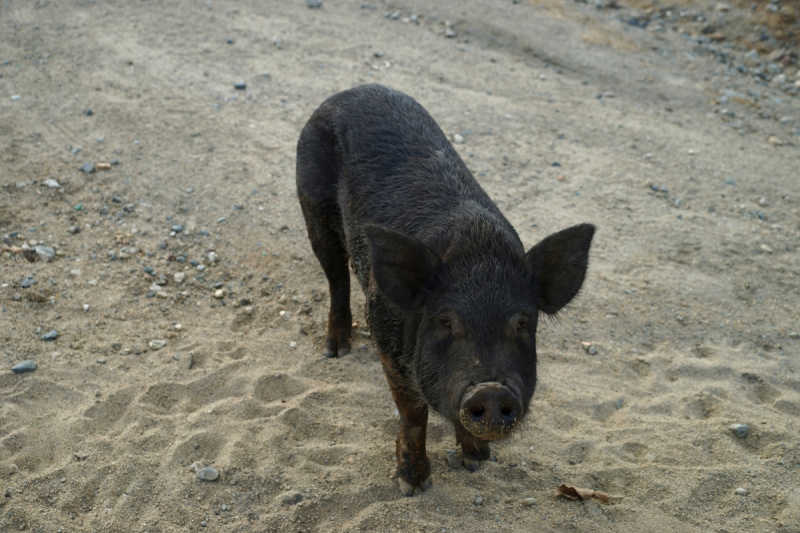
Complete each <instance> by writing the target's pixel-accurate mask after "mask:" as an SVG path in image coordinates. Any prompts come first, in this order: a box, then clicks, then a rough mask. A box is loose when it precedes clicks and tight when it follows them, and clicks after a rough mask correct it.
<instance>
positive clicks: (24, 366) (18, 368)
mask: <svg viewBox="0 0 800 533" xmlns="http://www.w3.org/2000/svg"><path fill="white" fill-rule="evenodd" d="M34 370H36V362H35V361H33V360H32V359H28V360H27V361H23V362H21V363H18V364H16V365H14V366H12V367H11V371H12V372H13V373H15V374H24V373H25V372H33V371H34Z"/></svg>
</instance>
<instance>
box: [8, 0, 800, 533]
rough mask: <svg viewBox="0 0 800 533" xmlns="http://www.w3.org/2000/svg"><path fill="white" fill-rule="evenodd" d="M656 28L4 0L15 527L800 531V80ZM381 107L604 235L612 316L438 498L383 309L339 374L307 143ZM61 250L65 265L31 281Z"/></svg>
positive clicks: (482, 10)
mask: <svg viewBox="0 0 800 533" xmlns="http://www.w3.org/2000/svg"><path fill="white" fill-rule="evenodd" d="M682 5H684V6H685V5H689V4H686V3H682ZM695 7H696V8H697V9H699V10H702V11H703V12H706V13H711V12H713V11H714V4H711V3H709V4H699V3H698V4H695ZM738 9H739V8H738V7H737V8H734V12H735V13H740V14H741V13H745V14H744V15H742V16H743V17H746V11H736V10H738ZM743 9H745V10H746V9H747V7H746V6H745V7H744V8H743ZM387 13H388V14H389V16H388V17H387ZM412 15H416V17H413V16H412ZM634 15H636V13H635V12H632V11H631V10H630V9H629V8H622V9H617V10H610V9H597V8H596V7H594V6H593V5H587V4H576V3H572V2H564V3H562V2H557V1H555V0H553V1H544V2H537V3H531V2H524V1H520V2H519V3H517V4H514V3H512V2H511V1H499V0H482V1H481V0H474V1H470V2H462V1H457V0H442V1H440V2H436V3H433V2H429V3H425V2H415V1H413V0H408V1H399V2H391V3H388V2H382V1H380V0H357V1H351V0H347V1H345V0H341V1H334V0H330V1H328V0H326V1H325V3H324V5H323V7H322V8H320V9H309V8H308V7H306V5H305V3H304V2H302V1H299V0H292V1H286V2H264V1H259V2H257V1H254V0H238V1H234V0H213V1H212V0H209V1H208V2H206V1H202V2H197V1H190V0H180V1H179V0H167V1H159V2H156V1H154V0H147V1H135V2H134V1H130V2H125V1H121V0H110V1H94V2H90V1H88V0H83V1H73V2H66V1H44V0H38V1H36V2H34V1H21V0H10V1H5V0H4V1H3V3H2V4H0V73H2V76H0V234H2V237H3V239H4V244H3V247H4V248H3V251H2V254H1V255H0V286H1V288H0V305H1V306H2V312H1V313H0V343H2V352H1V353H2V364H0V367H1V368H2V370H0V530H1V531H4V532H5V531H17V530H26V531H43V532H56V531H60V532H95V531H96V532H110V531H119V532H126V531H135V532H150V533H155V532H170V531H175V532H183V531H225V532H228V531H230V532H232V531H308V532H310V531H320V532H323V531H420V532H434V531H435V532H457V531H543V532H546V531H620V532H643V531H647V532H665V531H715V532H737V531H758V532H760V531H800V418H799V417H800V339H798V338H797V333H793V332H797V331H799V330H800V323H799V322H800V307H799V306H798V302H800V289H799V288H798V286H799V282H800V277H798V268H799V267H800V260H799V259H798V257H799V256H798V248H800V216H799V213H798V202H800V189H799V188H798V183H799V179H798V176H800V150H799V149H798V142H800V138H799V137H798V135H800V131H798V129H797V125H796V123H795V122H793V119H796V120H800V112H799V111H800V105H798V103H799V100H798V99H797V97H794V96H791V95H790V94H789V93H787V92H786V91H788V90H790V89H791V87H790V84H791V83H792V80H793V79H794V78H793V76H794V70H792V69H793V68H794V67H791V66H790V67H789V68H787V70H786V71H785V78H786V79H785V80H778V81H776V82H774V83H767V82H757V81H756V80H754V79H753V77H752V76H750V75H742V74H741V73H739V72H736V71H734V70H732V69H730V68H728V66H726V65H724V64H722V63H720V57H719V54H716V53H709V51H708V47H706V48H703V47H702V46H699V45H698V42H697V41H696V40H693V39H691V38H687V37H688V35H687V34H683V35H682V34H681V31H683V30H682V29H680V28H678V27H677V26H671V25H670V24H668V23H667V24H664V25H661V29H658V27H656V24H655V23H653V24H651V25H650V26H648V27H647V28H646V29H644V28H641V27H637V25H636V24H631V23H629V22H626V21H625V20H623V19H626V20H627V19H628V17H632V16H634ZM448 33H449V34H450V35H453V34H454V35H453V36H452V37H448V36H447V34H448ZM758 42H759V43H760V42H761V41H758ZM737 46H738V45H737ZM776 46H777V45H776ZM727 51H728V52H730V53H734V52H735V53H736V54H739V56H742V55H743V54H744V53H745V52H747V50H746V49H739V48H736V47H734V48H733V49H728V50H727ZM761 53H763V54H766V53H769V50H762V51H761ZM787 57H788V56H787ZM789 63H790V61H788V60H787V64H789ZM236 82H244V83H245V84H246V89H245V90H237V89H235V88H234V83H236ZM369 82H379V83H384V84H386V85H390V86H392V87H395V88H397V89H399V90H402V91H404V92H407V93H408V94H410V95H412V96H413V97H415V98H416V99H417V100H419V101H420V102H421V103H422V104H423V105H424V106H425V107H426V108H427V109H428V110H429V111H430V113H431V114H432V115H433V116H434V118H436V119H437V121H438V122H439V123H440V125H441V126H442V128H443V129H444V131H445V132H446V133H447V134H448V135H452V136H454V135H455V134H456V133H458V134H459V135H461V136H462V137H463V139H464V143H461V144H457V145H456V148H457V149H458V151H459V152H460V153H461V154H462V156H463V158H464V159H465V161H466V162H467V164H468V166H469V167H470V168H471V169H472V170H473V172H474V173H475V175H476V177H477V178H478V180H479V181H480V182H481V183H482V185H483V186H484V187H485V188H486V190H487V191H488V193H489V194H490V196H491V197H492V198H493V199H494V200H495V201H496V202H497V204H498V205H499V206H500V208H501V209H502V210H503V211H504V212H505V213H506V215H507V217H508V218H509V220H510V221H511V222H512V223H513V224H514V225H515V227H516V228H517V229H518V231H519V233H520V236H521V237H522V240H523V242H524V243H525V244H526V246H531V245H533V244H534V243H536V242H538V240H539V239H541V238H543V237H544V236H546V235H548V234H550V233H552V232H554V231H557V230H559V229H562V228H564V227H566V226H568V225H572V224H576V223H580V222H593V223H595V224H597V225H598V227H599V233H598V234H597V236H596V238H595V244H594V248H593V253H592V263H591V268H590V272H589V276H588V279H587V282H586V284H585V286H584V290H583V292H582V293H581V295H580V296H579V298H578V299H577V300H576V301H575V303H574V304H573V305H572V306H571V307H570V309H569V310H568V311H567V312H566V313H564V314H563V315H562V317H561V319H560V320H558V321H555V322H544V323H542V324H541V326H540V330H539V353H540V359H539V373H540V378H541V381H540V385H539V388H538V389H537V391H536V395H535V398H534V407H533V413H532V416H531V417H530V419H529V420H528V423H527V424H526V425H525V427H524V428H522V429H521V430H520V431H518V432H517V433H516V434H515V435H514V436H513V438H510V439H509V440H507V441H505V442H503V443H500V444H498V445H495V446H494V451H495V454H496V456H497V458H498V461H497V462H496V463H489V464H486V465H484V466H483V467H482V468H481V470H480V471H479V472H477V473H474V474H470V473H468V472H467V471H466V470H464V469H451V468H450V467H449V466H448V464H447V462H446V453H445V452H446V450H450V449H454V448H455V443H454V439H453V434H452V429H451V428H450V427H448V424H447V423H446V422H445V421H443V420H442V419H441V418H437V417H434V418H433V419H432V421H431V423H430V429H429V441H428V451H429V454H430V456H431V458H432V461H433V486H432V487H431V489H430V490H428V491H427V492H425V493H422V494H418V495H416V496H414V497H413V498H402V497H401V496H400V495H399V491H398V489H397V485H396V480H395V479H394V478H393V475H392V474H393V470H394V437H395V432H396V428H397V415H396V412H395V406H394V405H393V403H392V400H391V396H390V393H389V389H388V386H387V384H386V382H385V379H384V377H383V375H382V372H381V368H380V364H379V361H378V359H377V355H376V352H375V347H374V345H373V344H372V342H371V341H370V338H369V333H368V331H367V330H366V329H365V328H364V326H363V318H362V317H363V297H362V296H361V295H360V294H357V293H356V292H355V290H354V316H357V317H358V318H357V320H358V321H359V327H357V328H356V329H355V339H354V341H355V342H354V347H355V349H354V352H353V353H352V354H351V355H349V356H347V357H345V358H343V359H341V360H322V359H321V353H322V348H321V341H322V340H323V338H324V328H325V321H326V315H327V299H328V297H327V284H326V282H325V279H324V276H323V274H322V271H321V269H320V267H319V265H318V263H317V262H316V259H315V258H314V256H313V254H312V252H311V248H310V245H309V243H308V240H307V238H306V231H305V227H304V224H303V221H302V216H301V213H300V209H299V205H298V203H297V199H296V196H295V190H294V163H295V162H294V150H295V143H296V141H297V138H298V135H299V133H300V130H301V128H302V126H303V124H304V122H305V121H306V120H307V118H308V117H309V116H310V114H311V112H312V111H313V110H314V108H315V107H316V106H317V105H318V104H319V103H321V102H322V101H323V100H324V99H325V98H326V97H328V96H329V95H331V94H333V93H335V92H336V91H339V90H342V89H346V88H350V87H353V86H355V85H359V84H362V83H369ZM781 83H783V85H781ZM88 110H91V111H92V113H91V115H90V114H88V113H87V111H88ZM759 117H762V118H759ZM770 138H772V140H771V141H770ZM78 148H80V149H79V150H78ZM112 160H116V161H114V162H115V163H117V164H115V165H113V166H111V169H110V170H99V169H97V170H95V171H94V172H92V173H85V172H82V171H80V170H79V167H81V166H82V165H83V164H84V163H87V162H89V163H93V164H98V163H108V162H111V161H112ZM49 179H53V180H56V181H57V182H58V184H59V187H58V188H51V187H50V186H48V185H46V184H45V181H46V180H49ZM175 225H180V226H182V229H180V228H177V227H175V228H173V226H175ZM176 230H177V233H176ZM15 232H18V234H15ZM32 241H36V243H43V244H45V245H47V246H50V247H52V248H53V249H54V250H55V251H56V256H55V257H54V258H53V260H52V261H50V262H46V261H44V260H43V259H42V258H41V257H40V258H39V260H37V261H36V262H33V263H31V262H29V261H27V260H26V259H25V257H24V255H25V254H23V253H20V248H21V247H22V246H23V245H25V246H26V247H32V246H34V245H35V244H31V242H32ZM211 252H213V254H212V253H211ZM28 255H29V256H30V253H28ZM31 257H32V258H36V257H35V256H31ZM145 268H147V269H148V272H151V273H152V275H150V274H148V273H146V272H145ZM176 274H182V275H183V276H184V279H183V281H180V282H177V281H176V279H178V280H180V279H181V276H180V275H179V276H178V277H177V278H176ZM26 276H30V277H32V278H33V279H34V280H35V281H36V284H35V285H32V286H30V287H28V288H23V287H22V286H21V283H22V281H23V279H24V278H25V277H26ZM158 283H162V285H158ZM154 284H155V286H154ZM26 285H27V283H26ZM355 288H357V284H355V283H354V289H355ZM218 291H219V293H218ZM217 296H221V298H218V297H217ZM87 306H88V307H87ZM51 330H55V331H56V332H57V333H58V335H59V336H58V338H57V339H56V340H55V341H49V342H47V341H43V340H42V336H43V335H45V334H46V333H48V332H50V331H51ZM152 341H164V342H165V345H164V346H163V347H161V348H160V349H156V348H157V347H158V346H159V345H160V344H161V343H152ZM582 342H585V343H591V346H590V347H588V348H587V347H585V346H584V345H582V344H581V343H582ZM595 351H596V353H594V352H595ZM589 352H591V353H594V355H590V353H589ZM28 359H32V360H34V361H35V362H36V363H37V369H36V370H35V371H34V372H31V373H25V374H19V375H18V374H14V373H12V371H11V367H12V366H13V365H15V364H17V363H20V362H22V361H24V360H28ZM736 423H739V424H747V425H748V428H749V429H748V432H747V434H746V436H745V437H744V438H741V437H738V436H736V435H735V434H734V432H733V431H731V429H730V426H731V425H732V424H736ZM76 454H77V455H76ZM194 462H201V463H202V464H204V465H211V466H213V467H215V468H216V469H217V470H218V471H219V479H217V480H216V481H201V480H200V479H198V478H197V477H196V475H195V472H194V471H193V470H192V469H190V465H192V464H193V463H194ZM560 483H567V484H571V485H577V486H581V487H588V488H594V489H598V490H602V491H605V492H607V493H609V494H610V495H611V502H610V503H609V504H604V503H601V502H600V501H598V500H590V501H586V502H577V501H570V500H566V499H564V498H556V497H555V496H554V495H553V493H554V489H555V488H556V487H557V486H558V485H559V484H560ZM737 489H744V490H743V491H739V492H743V494H737V492H736V491H737ZM478 496H480V498H478ZM530 498H533V499H535V503H533V504H532V505H526V504H525V502H524V500H525V499H530ZM476 500H477V501H478V502H481V501H482V503H481V504H476ZM223 505H224V506H225V507H224V510H223V507H222V506H223Z"/></svg>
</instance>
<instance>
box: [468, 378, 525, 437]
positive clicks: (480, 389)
mask: <svg viewBox="0 0 800 533" xmlns="http://www.w3.org/2000/svg"><path fill="white" fill-rule="evenodd" d="M458 418H459V421H460V422H461V425H463V426H464V429H466V430H467V431H469V432H470V433H471V434H472V435H473V436H475V437H477V438H479V439H482V440H498V439H502V438H503V437H506V436H508V435H509V434H510V433H511V432H512V431H514V428H515V427H516V426H517V423H518V422H519V421H520V420H521V419H522V405H521V403H520V401H519V400H518V398H517V395H516V394H515V393H514V392H513V391H512V390H511V389H510V388H509V387H507V386H505V385H503V384H502V383H497V382H494V381H488V382H484V383H478V384H477V385H474V386H472V387H470V388H468V389H467V391H466V392H465V393H464V397H463V399H462V400H461V407H460V409H459V412H458Z"/></svg>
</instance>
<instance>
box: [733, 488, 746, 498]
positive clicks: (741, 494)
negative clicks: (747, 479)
mask: <svg viewBox="0 0 800 533" xmlns="http://www.w3.org/2000/svg"><path fill="white" fill-rule="evenodd" d="M735 492H736V494H738V495H739V496H747V489H743V488H742V487H739V488H738V489H736V491H735Z"/></svg>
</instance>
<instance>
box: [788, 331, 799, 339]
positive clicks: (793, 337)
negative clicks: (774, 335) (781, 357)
mask: <svg viewBox="0 0 800 533" xmlns="http://www.w3.org/2000/svg"><path fill="white" fill-rule="evenodd" d="M798 337H800V333H798V332H796V331H792V332H791V333H789V338H790V339H797V338H798Z"/></svg>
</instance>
